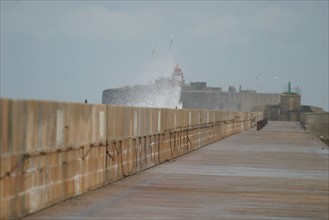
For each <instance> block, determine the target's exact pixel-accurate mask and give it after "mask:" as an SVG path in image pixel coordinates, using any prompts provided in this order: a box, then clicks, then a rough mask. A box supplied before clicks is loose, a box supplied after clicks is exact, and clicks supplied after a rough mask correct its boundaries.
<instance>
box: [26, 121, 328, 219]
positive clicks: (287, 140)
mask: <svg viewBox="0 0 329 220" xmlns="http://www.w3.org/2000/svg"><path fill="white" fill-rule="evenodd" d="M328 159H329V158H328V147H327V146H326V145H325V144H323V143H322V142H320V141H319V140H317V139H314V138H312V136H311V135H310V134H306V133H304V131H303V130H301V129H300V128H299V127H298V125H297V124H296V123H295V122H272V121H271V122H269V124H268V125H267V126H266V127H265V128H263V129H262V130H261V131H256V129H255V128H253V129H250V130H248V131H245V132H243V133H240V134H237V135H234V136H230V137H228V138H226V139H223V140H221V141H219V142H216V143H213V144H211V145H208V146H205V147H203V148H201V149H199V150H196V151H193V152H191V153H189V154H187V155H184V156H182V157H180V158H176V159H175V160H173V161H168V162H166V163H163V164H161V165H159V166H156V167H153V168H151V169H148V170H145V171H143V172H141V173H138V174H136V175H133V176H130V177H127V178H125V179H123V180H120V181H117V182H115V183H112V184H109V185H107V186H104V187H102V188H100V189H97V190H94V191H91V192H87V193H85V194H84V195H82V196H79V197H76V198H73V199H70V200H67V201H64V202H62V203H59V204H57V205H55V206H53V207H50V208H48V209H45V210H43V211H40V212H38V213H36V214H34V215H31V216H28V217H26V218H25V219H26V220H27V219H33V220H35V219H296V218H297V219H310V218H312V219H328V218H329V208H328V207H329V189H328V188H329V185H328V178H329V177H328V175H329V174H328Z"/></svg>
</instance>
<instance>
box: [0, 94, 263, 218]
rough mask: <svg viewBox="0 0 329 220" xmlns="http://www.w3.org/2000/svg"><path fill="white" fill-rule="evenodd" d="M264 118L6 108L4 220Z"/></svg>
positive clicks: (0, 154) (28, 104)
mask: <svg viewBox="0 0 329 220" xmlns="http://www.w3.org/2000/svg"><path fill="white" fill-rule="evenodd" d="M262 119H263V113H262V112H229V111H211V110H191V109H184V110H182V109H163V108H162V109H160V108H138V107H123V106H110V105H93V104H82V103H63V102H50V101H35V100H10V99H1V100H0V120H1V121H0V165H1V167H0V171H1V172H0V218H1V219H3V218H4V219H6V218H18V217H21V216H24V215H27V214H30V213H33V212H36V211H38V210H41V209H43V208H46V207H49V206H51V205H53V204H55V203H58V202H60V201H63V200H65V199H68V198H71V197H74V196H77V195H80V194H82V193H84V192H86V191H88V190H92V189H95V188H98V187H100V186H102V185H105V184H108V183H111V182H113V181H116V180H119V179H122V178H124V177H126V176H129V175H132V174H134V173H137V172H139V171H142V170H144V169H146V168H149V167H152V166H155V165H157V164H160V163H163V162H165V161H167V160H171V159H172V158H175V157H178V156H180V155H183V154H185V153H188V152H190V151H193V150H195V149H197V148H200V147H202V146H204V145H207V144H209V143H211V142H214V141H218V140H220V139H221V138H224V137H227V136H229V135H232V134H235V133H238V132H240V131H243V130H245V129H248V128H250V127H254V126H255V125H256V123H257V121H259V120H262Z"/></svg>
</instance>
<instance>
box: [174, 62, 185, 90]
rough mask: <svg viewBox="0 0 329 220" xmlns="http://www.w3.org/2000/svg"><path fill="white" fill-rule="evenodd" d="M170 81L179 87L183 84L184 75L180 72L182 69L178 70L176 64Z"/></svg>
mask: <svg viewBox="0 0 329 220" xmlns="http://www.w3.org/2000/svg"><path fill="white" fill-rule="evenodd" d="M171 79H172V80H174V81H175V82H176V83H178V84H179V85H180V86H182V85H184V84H185V81H184V74H183V72H182V69H181V68H179V66H178V64H176V67H175V68H174V71H173V72H172V75H171Z"/></svg>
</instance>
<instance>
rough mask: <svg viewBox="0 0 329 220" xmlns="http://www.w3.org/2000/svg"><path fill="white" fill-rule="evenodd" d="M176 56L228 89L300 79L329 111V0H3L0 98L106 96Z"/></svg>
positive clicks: (166, 67)
mask: <svg viewBox="0 0 329 220" xmlns="http://www.w3.org/2000/svg"><path fill="white" fill-rule="evenodd" d="M172 34H174V40H173V44H172V47H171V48H170V49H169V46H170V40H171V36H172ZM154 45H155V50H154V54H153V56H152V50H153V47H154ZM176 63H178V64H179V65H180V67H181V68H182V70H183V72H184V76H185V80H186V81H187V82H191V81H205V82H207V83H208V86H219V87H223V88H224V90H227V88H228V86H235V87H236V88H238V87H239V85H242V88H243V89H255V90H257V91H258V92H265V93H281V92H283V91H284V88H285V86H286V85H287V84H288V81H291V83H292V86H293V87H297V86H298V87H299V88H300V89H301V92H302V104H307V105H315V106H319V107H322V108H324V109H325V110H328V1H209V2H204V1H191V2H187V1H180V2H178V1H172V2H170V1H163V2H158V1H154V2H152V1H145V2H136V1H132V2H129V1H124V2H119V1H117V2H116V1H81V2H79V1H3V0H1V97H8V98H24V99H46V100H58V101H69V102H83V101H84V99H88V101H89V102H91V103H101V98H102V91H103V90H105V89H107V88H116V87H121V86H125V85H134V84H147V83H149V82H150V81H152V80H154V79H155V78H157V77H159V76H168V77H169V76H170V74H171V71H172V69H173V68H174V65H175V64H176Z"/></svg>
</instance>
